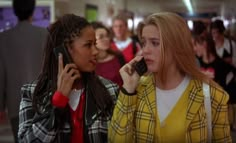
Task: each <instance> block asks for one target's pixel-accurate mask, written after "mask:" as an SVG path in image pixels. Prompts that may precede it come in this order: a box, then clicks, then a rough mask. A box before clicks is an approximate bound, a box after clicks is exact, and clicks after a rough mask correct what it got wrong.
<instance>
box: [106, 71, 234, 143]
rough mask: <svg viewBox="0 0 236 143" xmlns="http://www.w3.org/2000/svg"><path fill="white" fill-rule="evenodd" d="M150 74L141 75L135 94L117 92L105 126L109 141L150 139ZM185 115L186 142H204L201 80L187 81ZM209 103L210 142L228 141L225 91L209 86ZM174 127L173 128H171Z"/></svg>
mask: <svg viewBox="0 0 236 143" xmlns="http://www.w3.org/2000/svg"><path fill="white" fill-rule="evenodd" d="M153 81H154V80H153V76H151V75H149V76H147V77H142V79H141V80H140V83H139V85H138V88H137V95H134V96H128V95H124V93H122V92H120V93H119V97H118V101H117V103H116V106H115V109H114V112H113V117H112V120H111V123H110V126H109V129H108V130H109V131H108V140H109V142H111V143H116V142H117V143H132V142H140V143H148V142H150V143H151V142H154V136H155V126H156V109H157V108H156V98H155V86H154V82H153ZM190 82H193V86H191V89H190V92H189V101H188V107H187V116H186V124H185V125H186V143H206V142H207V120H206V111H205V107H204V95H203V91H202V82H201V81H198V80H191V81H190ZM210 93H211V106H212V142H220V143H231V142H232V140H231V135H230V127H229V122H228V107H227V101H228V98H229V96H228V94H227V93H226V92H225V91H224V90H222V89H221V88H219V87H214V86H210ZM174 129H175V128H174V127H173V130H174Z"/></svg>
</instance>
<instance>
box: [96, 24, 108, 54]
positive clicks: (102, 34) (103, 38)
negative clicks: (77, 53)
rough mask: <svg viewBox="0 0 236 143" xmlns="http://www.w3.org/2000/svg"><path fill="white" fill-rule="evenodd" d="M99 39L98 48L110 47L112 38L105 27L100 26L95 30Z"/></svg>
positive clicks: (104, 49)
mask: <svg viewBox="0 0 236 143" xmlns="http://www.w3.org/2000/svg"><path fill="white" fill-rule="evenodd" d="M95 34H96V39H97V48H98V49H99V50H103V51H106V50H107V49H109V48H110V38H109V35H108V32H107V31H106V29H104V28H98V29H96V30H95Z"/></svg>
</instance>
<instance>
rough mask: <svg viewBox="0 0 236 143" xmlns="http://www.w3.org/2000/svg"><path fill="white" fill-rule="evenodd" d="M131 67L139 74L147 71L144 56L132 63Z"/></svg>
mask: <svg viewBox="0 0 236 143" xmlns="http://www.w3.org/2000/svg"><path fill="white" fill-rule="evenodd" d="M133 67H134V69H135V71H136V72H137V73H138V75H139V76H142V75H143V74H144V73H146V72H147V64H146V63H145V60H144V58H142V59H141V60H140V61H139V62H136V63H134V65H133Z"/></svg>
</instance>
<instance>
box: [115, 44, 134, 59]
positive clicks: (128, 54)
mask: <svg viewBox="0 0 236 143" xmlns="http://www.w3.org/2000/svg"><path fill="white" fill-rule="evenodd" d="M111 48H112V49H113V50H115V51H120V50H119V49H118V48H117V46H116V44H115V42H112V43H111ZM121 52H122V54H123V56H124V58H125V61H126V62H127V63H128V62H129V61H131V60H132V59H133V58H134V57H135V55H134V54H133V42H130V44H129V45H128V46H127V47H126V48H124V49H123V50H122V51H121Z"/></svg>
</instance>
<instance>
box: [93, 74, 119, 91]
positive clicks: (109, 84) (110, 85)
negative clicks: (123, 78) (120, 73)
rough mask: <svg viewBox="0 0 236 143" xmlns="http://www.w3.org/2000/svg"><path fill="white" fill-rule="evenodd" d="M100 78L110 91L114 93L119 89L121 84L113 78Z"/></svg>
mask: <svg viewBox="0 0 236 143" xmlns="http://www.w3.org/2000/svg"><path fill="white" fill-rule="evenodd" d="M98 79H99V80H100V81H101V82H102V84H103V85H104V86H105V87H106V89H108V91H109V92H110V93H114V91H118V89H119V86H118V85H117V84H115V83H114V82H112V81H111V80H108V79H106V78H104V77H101V76H98Z"/></svg>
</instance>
